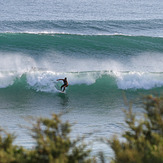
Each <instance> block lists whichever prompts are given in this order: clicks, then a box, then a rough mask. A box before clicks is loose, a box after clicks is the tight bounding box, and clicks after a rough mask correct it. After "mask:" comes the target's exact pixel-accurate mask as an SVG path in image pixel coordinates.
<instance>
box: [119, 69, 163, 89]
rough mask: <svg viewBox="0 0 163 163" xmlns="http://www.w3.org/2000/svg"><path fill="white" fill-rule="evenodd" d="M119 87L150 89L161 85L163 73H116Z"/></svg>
mask: <svg viewBox="0 0 163 163" xmlns="http://www.w3.org/2000/svg"><path fill="white" fill-rule="evenodd" d="M116 81H117V85H118V88H120V89H152V88H155V87H161V86H163V74H159V73H158V74H153V73H144V72H129V73H116Z"/></svg>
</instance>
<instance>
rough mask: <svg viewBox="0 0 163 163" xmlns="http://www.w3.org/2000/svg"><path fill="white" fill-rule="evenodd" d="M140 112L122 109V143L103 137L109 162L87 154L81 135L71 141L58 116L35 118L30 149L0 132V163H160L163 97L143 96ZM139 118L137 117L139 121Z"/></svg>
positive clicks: (162, 154) (162, 159) (66, 125)
mask: <svg viewBox="0 0 163 163" xmlns="http://www.w3.org/2000/svg"><path fill="white" fill-rule="evenodd" d="M143 109H144V111H143V112H141V114H142V115H138V114H137V113H136V112H133V111H132V107H129V109H128V110H125V115H126V124H127V126H128V130H127V131H124V133H123V135H122V137H123V138H124V141H122V140H120V139H119V138H118V137H116V136H113V138H112V139H108V138H103V141H102V143H103V142H104V143H106V144H108V145H109V146H111V148H112V149H113V151H114V154H115V155H114V157H113V158H112V160H111V161H109V160H107V158H105V156H104V154H103V153H102V152H100V154H99V155H97V156H92V155H91V149H90V147H89V144H86V143H85V142H84V136H82V137H77V138H75V139H72V138H71V137H70V133H71V124H70V123H69V122H62V121H61V114H60V115H56V114H53V115H52V118H51V119H50V118H38V119H36V120H35V122H34V123H33V125H32V127H31V128H30V133H31V136H32V138H33V139H34V140H35V146H34V147H33V148H31V149H25V148H24V147H21V146H18V145H14V139H15V138H16V137H15V136H14V134H10V133H7V132H6V131H5V130H4V129H0V163H92V162H93V163H95V162H102V163H104V162H111V163H153V162H155V163H162V162H163V98H162V97H154V96H151V95H150V96H147V97H145V99H144V108H143ZM140 117H141V118H140Z"/></svg>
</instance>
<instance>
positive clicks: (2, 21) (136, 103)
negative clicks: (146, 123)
mask: <svg viewBox="0 0 163 163" xmlns="http://www.w3.org/2000/svg"><path fill="white" fill-rule="evenodd" d="M7 2H8V3H6V1H4V0H2V1H1V2H0V5H1V8H2V10H1V13H2V15H3V16H2V17H0V102H1V106H0V125H1V126H2V127H4V128H6V129H7V131H9V132H15V133H16V135H18V137H17V139H16V141H15V143H16V144H18V145H22V146H24V147H26V148H32V146H33V145H34V142H33V140H32V138H31V137H30V136H29V135H28V134H27V132H26V130H25V129H23V128H20V127H19V126H18V124H23V125H28V122H26V121H25V117H27V116H28V115H29V116H30V115H32V116H34V117H39V116H43V117H50V115H51V114H52V113H61V112H67V113H66V114H64V115H63V120H68V121H70V122H72V123H74V122H75V123H76V124H75V125H74V126H73V131H72V134H71V136H72V138H73V137H76V136H78V135H82V134H85V135H89V133H93V134H92V136H88V137H87V136H86V138H87V140H88V141H92V142H94V144H93V153H96V152H98V151H100V150H103V151H104V152H105V153H106V155H107V156H111V157H112V156H113V152H112V150H111V149H110V148H109V147H106V146H105V145H104V144H102V143H101V142H98V141H97V142H96V141H95V140H97V138H100V137H105V136H107V137H111V136H113V135H114V134H117V135H120V134H121V133H123V131H124V130H125V125H124V114H123V111H122V108H126V106H125V102H126V101H124V99H127V101H132V103H133V109H134V110H135V111H136V110H137V111H141V107H142V105H141V104H140V102H141V101H142V99H141V98H142V97H144V96H145V95H147V94H155V95H161V94H162V91H163V64H162V63H163V17H162V15H163V11H162V8H163V2H162V1H161V0H157V1H154V0H152V1H150V2H149V1H147V0H142V1H141V2H137V1H132V2H131V1H130V2H127V1H125V0H122V1H112V0H110V1H105V0H100V1H97V0H91V1H89V2H87V1H85V0H80V1H76V2H75V3H74V2H72V1H71V0H68V1H62V0H61V1H56V2H54V1H52V0H47V1H46V2H44V1H43V0H38V1H32V0H28V1H26V0H23V1H21V2H20V1H17V2H12V1H10V0H7ZM18 8H19V10H17V9H18ZM47 11H48V12H47ZM65 77H67V78H68V82H69V86H68V87H67V88H66V93H65V94H61V93H59V92H58V90H57V89H56V87H57V86H58V85H59V86H61V85H62V82H57V81H56V80H57V79H61V78H65Z"/></svg>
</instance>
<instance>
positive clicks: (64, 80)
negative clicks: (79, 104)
mask: <svg viewBox="0 0 163 163" xmlns="http://www.w3.org/2000/svg"><path fill="white" fill-rule="evenodd" d="M59 80H62V81H63V83H64V84H63V85H62V86H61V90H62V88H63V90H62V92H64V91H65V88H66V87H68V81H67V78H64V79H57V81H59Z"/></svg>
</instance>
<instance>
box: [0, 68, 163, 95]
mask: <svg viewBox="0 0 163 163" xmlns="http://www.w3.org/2000/svg"><path fill="white" fill-rule="evenodd" d="M63 76H66V77H67V78H68V81H69V88H68V89H67V92H71V90H74V89H76V91H77V90H78V89H80V91H82V89H83V88H87V89H88V90H91V89H95V90H100V91H102V92H107V91H110V90H114V91H116V90H133V91H134V90H150V89H154V88H161V87H163V73H153V72H149V73H145V72H114V71H92V72H68V73H56V72H52V71H39V70H31V71H29V72H24V73H18V72H1V73H0V77H1V80H0V89H7V88H12V87H20V88H21V89H32V90H35V91H36V92H47V93H57V92H58V90H57V88H56V86H57V87H59V86H61V85H62V82H57V81H56V80H57V79H58V78H63Z"/></svg>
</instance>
